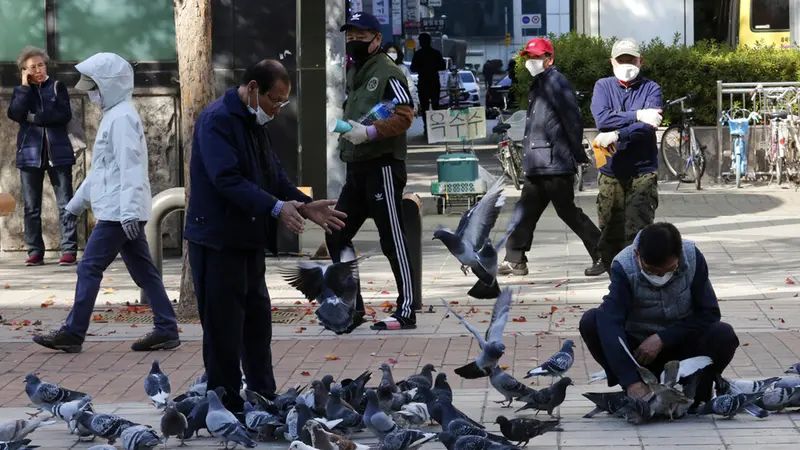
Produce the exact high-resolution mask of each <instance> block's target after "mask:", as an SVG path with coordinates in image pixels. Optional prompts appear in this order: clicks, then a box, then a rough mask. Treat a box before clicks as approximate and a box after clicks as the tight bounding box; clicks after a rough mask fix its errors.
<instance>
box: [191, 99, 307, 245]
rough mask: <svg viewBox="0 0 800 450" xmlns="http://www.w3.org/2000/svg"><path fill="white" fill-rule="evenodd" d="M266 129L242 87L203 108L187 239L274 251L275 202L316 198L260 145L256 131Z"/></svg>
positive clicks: (193, 166) (196, 130)
mask: <svg viewBox="0 0 800 450" xmlns="http://www.w3.org/2000/svg"><path fill="white" fill-rule="evenodd" d="M262 131H263V130H261V127H260V126H259V125H258V124H257V123H256V120H255V115H253V114H251V113H250V112H249V111H248V110H247V107H246V106H245V104H244V103H242V101H241V100H240V99H239V95H238V94H237V88H231V89H228V90H227V91H225V94H224V95H223V96H222V97H220V98H218V99H216V100H215V101H214V102H212V103H211V104H210V105H208V107H206V109H205V110H203V112H202V113H200V116H199V117H198V118H197V122H196V123H195V127H194V144H193V146H192V158H191V161H190V163H189V176H190V180H191V192H190V194H189V205H188V207H187V210H186V229H185V233H184V237H185V238H186V239H187V240H189V241H191V242H195V243H198V244H201V245H204V246H207V247H211V248H214V249H218V250H221V249H243V248H262V249H263V248H266V249H268V250H270V251H272V252H273V253H274V252H275V251H276V239H277V228H276V226H277V219H276V218H274V217H272V209H273V208H274V207H275V203H276V202H277V201H278V200H282V201H287V200H297V201H300V202H303V203H308V202H310V201H311V198H309V197H308V196H307V195H305V194H303V193H302V192H300V191H299V190H298V189H297V187H295V185H294V184H293V183H292V182H291V181H290V180H289V177H288V176H287V175H286V172H285V171H284V170H283V167H282V166H281V163H280V161H279V160H278V158H277V156H275V152H273V151H272V149H271V148H257V144H256V142H257V137H256V134H257V133H259V132H262ZM268 146H269V144H268V142H267V147H268ZM262 158H268V170H269V171H271V173H272V175H271V176H269V177H266V176H265V173H264V172H263V171H262V170H261V168H260V164H259V161H260V160H261V159H262ZM265 177H266V178H267V179H266V180H265Z"/></svg>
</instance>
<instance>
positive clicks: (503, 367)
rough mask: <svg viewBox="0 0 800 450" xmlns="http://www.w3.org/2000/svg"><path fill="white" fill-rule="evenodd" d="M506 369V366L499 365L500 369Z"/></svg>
mask: <svg viewBox="0 0 800 450" xmlns="http://www.w3.org/2000/svg"><path fill="white" fill-rule="evenodd" d="M506 369H508V366H500V370H506Z"/></svg>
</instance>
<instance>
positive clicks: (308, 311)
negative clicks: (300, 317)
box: [306, 308, 314, 316]
mask: <svg viewBox="0 0 800 450" xmlns="http://www.w3.org/2000/svg"><path fill="white" fill-rule="evenodd" d="M310 314H314V310H312V309H311V308H306V315H307V316H308V315H310Z"/></svg>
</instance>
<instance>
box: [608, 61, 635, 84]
mask: <svg viewBox="0 0 800 450" xmlns="http://www.w3.org/2000/svg"><path fill="white" fill-rule="evenodd" d="M613 66H614V76H615V77H617V79H618V80H619V81H622V82H623V83H628V82H631V81H633V80H635V79H636V77H638V76H639V68H638V67H636V66H634V65H633V64H620V63H618V62H616V61H614V63H613Z"/></svg>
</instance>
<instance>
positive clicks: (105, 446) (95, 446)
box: [88, 444, 117, 450]
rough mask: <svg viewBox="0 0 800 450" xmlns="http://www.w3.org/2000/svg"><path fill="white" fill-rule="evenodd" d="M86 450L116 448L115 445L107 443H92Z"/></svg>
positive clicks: (115, 449)
mask: <svg viewBox="0 0 800 450" xmlns="http://www.w3.org/2000/svg"><path fill="white" fill-rule="evenodd" d="M88 450H117V447H114V446H113V445H108V444H100V445H93V446H91V447H89V448H88Z"/></svg>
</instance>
